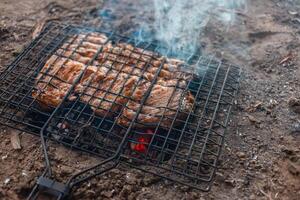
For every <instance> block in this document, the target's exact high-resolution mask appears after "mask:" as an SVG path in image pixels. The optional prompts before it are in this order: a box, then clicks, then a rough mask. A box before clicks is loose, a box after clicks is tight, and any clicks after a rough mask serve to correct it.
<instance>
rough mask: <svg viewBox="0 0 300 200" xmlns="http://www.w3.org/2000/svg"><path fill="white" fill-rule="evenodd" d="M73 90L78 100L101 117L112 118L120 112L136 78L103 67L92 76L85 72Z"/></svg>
mask: <svg viewBox="0 0 300 200" xmlns="http://www.w3.org/2000/svg"><path fill="white" fill-rule="evenodd" d="M86 73H88V74H86ZM86 73H85V74H84V77H83V78H82V79H81V81H80V83H79V84H78V85H77V86H76V88H75V93H78V94H79V96H80V100H81V101H82V102H84V103H87V104H89V105H90V106H91V108H92V109H93V110H94V111H95V113H96V114H97V115H99V116H101V117H112V116H115V115H117V114H118V113H119V112H120V109H121V107H122V105H124V104H126V102H127V101H128V99H129V98H128V96H129V94H130V91H131V90H132V86H133V85H134V83H135V82H136V80H137V77H130V76H129V75H128V74H125V73H121V72H118V71H115V70H108V69H107V68H105V67H99V68H97V69H96V70H95V71H94V73H93V74H90V75H89V73H90V72H86Z"/></svg>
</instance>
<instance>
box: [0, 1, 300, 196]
mask: <svg viewBox="0 0 300 200" xmlns="http://www.w3.org/2000/svg"><path fill="white" fill-rule="evenodd" d="M297 2H298V1H297V0H294V1H292V0H291V1H285V0H265V1H260V0H252V1H251V2H249V6H248V10H247V12H246V13H238V18H237V22H236V23H235V24H234V25H232V26H231V27H230V28H229V29H228V28H223V27H222V26H220V24H218V23H209V24H208V26H207V27H206V29H205V31H204V32H203V36H202V37H201V41H200V42H201V43H202V46H203V50H204V51H205V52H206V53H213V54H215V55H216V56H217V57H219V58H223V59H226V60H229V61H230V62H232V63H236V64H238V65H240V66H241V67H242V69H243V77H242V81H241V88H240V92H239V94H238V97H237V105H236V106H235V108H234V111H233V114H232V120H231V122H230V126H229V130H228V134H227V137H226V142H225V148H224V151H223V155H222V157H221V167H220V170H218V172H217V175H216V181H215V183H214V186H213V188H212V190H211V191H210V192H209V193H204V192H200V191H197V190H191V189H189V188H187V187H183V186H180V185H177V184H174V183H171V182H168V181H165V180H162V179H160V178H157V177H155V176H152V175H148V174H144V173H142V172H140V171H137V170H133V169H129V168H128V167H126V166H119V167H118V168H117V169H114V170H112V171H110V172H108V173H106V174H105V175H103V176H99V177H97V178H95V179H93V180H91V181H89V182H88V183H86V184H85V185H84V186H83V187H81V188H79V189H78V190H76V191H75V194H74V197H73V199H228V200H233V199H253V200H254V199H266V200H275V199H280V200H281V199H283V200H298V199H300V54H299V52H300V3H297ZM96 5H97V6H98V7H100V8H101V5H102V2H101V1H97V0H87V1H84V0H56V1H49V0H23V1H17V0H1V1H0V69H1V70H3V69H4V67H5V66H6V65H8V64H9V63H10V62H12V61H13V59H14V58H15V56H16V55H18V53H20V51H21V50H22V48H23V47H24V45H26V44H28V43H29V42H30V41H31V36H32V33H33V31H34V30H36V27H37V24H41V23H43V22H44V21H46V20H48V21H49V20H57V21H66V20H68V21H71V22H74V23H82V22H84V23H90V24H92V25H95V24H97V23H99V21H100V22H101V20H99V19H91V18H87V17H86V16H87V15H86V14H88V13H93V12H94V11H95V6H96ZM0 130H1V133H0V199H5V200H6V199H25V198H26V196H27V195H28V193H29V191H30V188H31V187H32V185H33V184H34V182H35V178H36V177H37V176H38V175H39V174H40V173H41V172H42V170H43V157H42V151H41V148H40V147H41V145H40V140H39V138H38V137H35V136H32V135H29V134H26V133H21V134H20V142H21V149H15V148H13V145H12V143H11V138H12V137H13V136H14V135H15V133H16V131H14V130H12V129H8V128H5V127H0ZM51 149H52V150H53V151H51V158H53V166H54V172H55V175H56V176H57V177H59V179H61V180H64V178H65V177H69V176H70V175H71V174H72V173H73V172H74V171H76V170H80V169H83V168H85V167H86V166H89V164H91V163H94V162H96V161H97V160H98V158H94V157H91V156H88V155H86V154H83V153H80V152H75V151H71V150H69V149H66V148H64V147H62V146H59V145H51Z"/></svg>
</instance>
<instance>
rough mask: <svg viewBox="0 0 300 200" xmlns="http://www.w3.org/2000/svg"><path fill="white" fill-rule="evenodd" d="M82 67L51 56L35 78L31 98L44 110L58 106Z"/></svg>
mask: <svg viewBox="0 0 300 200" xmlns="http://www.w3.org/2000/svg"><path fill="white" fill-rule="evenodd" d="M84 67H85V66H84V65H83V64H82V63H80V62H76V61H73V60H69V59H66V58H60V57H57V56H55V55H53V56H51V57H50V59H49V60H48V61H47V63H46V64H45V66H44V67H43V69H42V70H41V72H40V73H39V75H38V76H37V78H36V83H35V85H36V87H35V90H34V91H33V92H32V97H33V98H36V99H37V100H38V101H39V102H40V103H41V105H42V106H44V107H45V108H54V107H56V106H58V105H59V104H60V103H61V101H62V99H63V98H64V97H65V96H66V95H67V93H68V91H69V90H70V88H71V86H72V85H73V84H74V82H75V80H76V78H77V77H78V76H79V75H80V73H81V72H82V71H83V70H84ZM70 98H71V97H70Z"/></svg>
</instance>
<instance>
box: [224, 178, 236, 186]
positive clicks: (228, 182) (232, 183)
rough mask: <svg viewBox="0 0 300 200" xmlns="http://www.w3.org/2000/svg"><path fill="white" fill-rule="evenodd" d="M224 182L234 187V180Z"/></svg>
mask: <svg viewBox="0 0 300 200" xmlns="http://www.w3.org/2000/svg"><path fill="white" fill-rule="evenodd" d="M225 183H226V184H227V185H229V186H231V187H235V180H233V179H231V180H225Z"/></svg>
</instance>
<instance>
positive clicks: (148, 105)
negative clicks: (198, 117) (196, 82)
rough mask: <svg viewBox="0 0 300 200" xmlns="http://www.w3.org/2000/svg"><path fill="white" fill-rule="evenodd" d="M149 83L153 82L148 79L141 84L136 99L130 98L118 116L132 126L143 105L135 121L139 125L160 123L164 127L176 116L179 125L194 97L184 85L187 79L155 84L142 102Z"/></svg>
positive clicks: (134, 96) (119, 121) (188, 110)
mask: <svg viewBox="0 0 300 200" xmlns="http://www.w3.org/2000/svg"><path fill="white" fill-rule="evenodd" d="M176 82H177V83H176ZM149 87H150V83H149V82H144V83H142V84H140V85H139V86H138V87H137V90H135V91H134V93H133V95H132V100H130V101H128V103H127V105H126V107H125V108H124V109H123V111H122V115H121V117H120V118H119V119H118V123H119V124H120V125H122V126H126V127H127V126H129V124H130V123H131V122H132V121H133V119H134V117H135V116H136V112H137V111H138V109H139V107H141V106H142V109H141V112H140V113H139V115H138V117H137V120H136V121H135V124H134V127H136V128H143V127H145V126H146V127H147V126H148V127H149V126H150V127H157V126H158V125H159V126H160V127H161V128H169V127H171V125H172V122H173V120H174V119H175V120H174V123H175V125H178V124H180V122H181V121H180V120H183V119H184V118H185V116H186V115H187V114H188V113H189V112H190V111H191V109H192V107H193V103H194V97H193V95H192V94H191V93H190V92H186V91H185V90H184V89H183V88H185V87H186V83H185V82H184V81H178V80H177V81H174V80H169V81H166V82H161V83H160V84H155V85H154V86H153V88H152V89H151V91H150V94H149V96H148V97H147V99H146V101H145V103H144V104H143V105H142V104H141V103H142V100H143V96H144V95H145V93H146V92H147V90H148V89H149ZM159 123H160V124H159Z"/></svg>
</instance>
